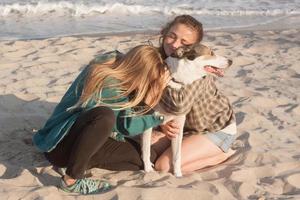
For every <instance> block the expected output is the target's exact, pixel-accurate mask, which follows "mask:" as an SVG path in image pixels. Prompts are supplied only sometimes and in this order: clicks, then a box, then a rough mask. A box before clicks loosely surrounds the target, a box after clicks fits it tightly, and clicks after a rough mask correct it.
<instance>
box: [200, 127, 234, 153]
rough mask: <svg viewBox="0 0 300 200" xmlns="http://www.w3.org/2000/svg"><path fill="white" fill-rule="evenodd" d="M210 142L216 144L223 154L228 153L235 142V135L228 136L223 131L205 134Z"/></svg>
mask: <svg viewBox="0 0 300 200" xmlns="http://www.w3.org/2000/svg"><path fill="white" fill-rule="evenodd" d="M205 135H206V136H207V137H208V139H209V140H210V141H212V142H213V143H214V144H216V145H217V146H218V147H219V148H220V149H222V151H223V152H225V153H227V152H228V150H229V149H230V147H231V145H232V143H233V142H234V141H235V138H236V136H235V134H234V135H231V134H227V133H224V132H222V131H218V132H215V133H207V134H205Z"/></svg>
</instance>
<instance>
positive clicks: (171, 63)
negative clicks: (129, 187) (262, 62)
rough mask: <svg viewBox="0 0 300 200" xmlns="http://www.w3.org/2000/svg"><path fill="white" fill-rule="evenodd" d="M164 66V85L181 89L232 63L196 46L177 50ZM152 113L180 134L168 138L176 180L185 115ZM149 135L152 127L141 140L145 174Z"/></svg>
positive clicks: (158, 108)
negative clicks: (167, 73) (166, 72)
mask: <svg viewBox="0 0 300 200" xmlns="http://www.w3.org/2000/svg"><path fill="white" fill-rule="evenodd" d="M166 63H167V65H168V67H169V70H170V72H171V76H172V79H171V80H170V81H169V83H168V86H169V87H172V88H175V89H180V88H181V87H182V86H184V85H187V84H191V83H192V82H194V81H196V80H199V79H202V78H204V77H205V76H206V75H208V74H213V75H215V76H223V75H224V71H225V70H226V69H227V68H228V67H229V66H231V64H232V60H230V59H228V58H225V57H222V56H219V55H216V54H215V53H214V52H213V51H212V50H211V49H210V48H209V47H207V46H205V45H203V44H200V43H199V44H196V45H193V46H189V47H181V48H178V49H177V50H176V52H175V53H174V54H172V55H171V56H169V57H168V58H167V59H166ZM154 110H155V112H156V113H157V114H158V115H163V116H164V122H163V123H164V124H165V123H167V122H168V121H170V120H175V121H177V122H178V124H179V130H180V132H179V134H178V135H177V136H176V137H175V138H173V139H172V141H171V147H172V164H173V173H174V175H175V176H176V177H181V176H182V172H181V143H182V138H183V127H184V123H185V115H177V116H175V115H172V114H170V113H167V112H166V111H165V110H164V109H163V107H162V106H160V105H159V104H158V105H157V106H156V107H155V108H154ZM151 133H152V128H151V129H148V130H146V131H145V132H144V133H143V134H142V138H141V149H142V160H143V162H144V170H145V172H150V171H153V164H152V163H151V161H150V148H151Z"/></svg>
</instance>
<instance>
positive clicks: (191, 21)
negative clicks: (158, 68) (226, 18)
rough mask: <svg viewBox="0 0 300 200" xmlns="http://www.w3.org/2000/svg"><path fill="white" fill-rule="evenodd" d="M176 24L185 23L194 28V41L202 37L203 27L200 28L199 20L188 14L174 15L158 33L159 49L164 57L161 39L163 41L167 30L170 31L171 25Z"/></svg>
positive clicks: (198, 40) (199, 40) (197, 41)
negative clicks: (159, 35) (195, 37)
mask: <svg viewBox="0 0 300 200" xmlns="http://www.w3.org/2000/svg"><path fill="white" fill-rule="evenodd" d="M177 24H183V25H186V26H187V27H189V28H191V29H192V30H194V31H195V32H196V33H197V40H196V42H195V43H199V42H201V40H202V38H203V28H202V24H201V22H199V21H198V20H197V19H195V18H194V17H192V16H190V15H179V16H177V17H175V18H174V19H173V20H172V21H171V22H169V23H167V24H166V25H165V26H164V27H163V28H162V29H161V31H160V34H161V37H160V40H161V47H160V51H161V53H162V55H164V57H165V53H164V51H163V46H162V45H163V41H164V39H165V37H166V35H167V34H168V32H169V31H170V29H171V27H173V26H175V25H177Z"/></svg>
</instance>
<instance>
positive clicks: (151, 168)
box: [144, 163, 154, 172]
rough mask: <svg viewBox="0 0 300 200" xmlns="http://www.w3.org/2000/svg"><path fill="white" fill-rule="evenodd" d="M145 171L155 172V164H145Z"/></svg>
mask: <svg viewBox="0 0 300 200" xmlns="http://www.w3.org/2000/svg"><path fill="white" fill-rule="evenodd" d="M144 170H145V172H153V171H154V168H153V164H152V163H149V164H145V167H144Z"/></svg>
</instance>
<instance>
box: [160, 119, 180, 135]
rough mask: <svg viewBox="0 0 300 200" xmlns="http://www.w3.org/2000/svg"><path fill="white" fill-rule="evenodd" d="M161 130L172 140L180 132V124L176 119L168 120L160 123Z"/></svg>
mask: <svg viewBox="0 0 300 200" xmlns="http://www.w3.org/2000/svg"><path fill="white" fill-rule="evenodd" d="M160 128H161V131H162V132H163V133H164V134H165V135H166V136H167V138H169V139H170V140H171V139H173V138H175V137H176V135H178V134H179V125H178V123H177V122H175V121H174V120H171V121H169V122H167V123H166V124H162V125H160Z"/></svg>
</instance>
